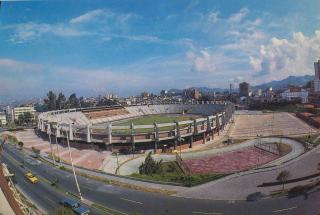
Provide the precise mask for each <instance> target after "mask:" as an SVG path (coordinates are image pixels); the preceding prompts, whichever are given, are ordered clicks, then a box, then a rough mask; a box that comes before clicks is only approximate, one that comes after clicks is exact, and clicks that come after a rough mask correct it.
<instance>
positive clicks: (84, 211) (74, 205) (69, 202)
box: [60, 198, 90, 215]
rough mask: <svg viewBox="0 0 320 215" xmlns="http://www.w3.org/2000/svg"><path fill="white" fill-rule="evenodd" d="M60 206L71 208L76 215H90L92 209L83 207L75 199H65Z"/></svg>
mask: <svg viewBox="0 0 320 215" xmlns="http://www.w3.org/2000/svg"><path fill="white" fill-rule="evenodd" d="M60 204H61V205H63V206H65V207H67V208H70V209H71V210H72V211H73V212H74V213H76V214H78V215H88V214H89V213H90V209H89V208H87V207H85V206H83V205H81V204H80V203H79V202H77V201H75V200H73V199H69V198H67V199H64V200H62V201H60Z"/></svg>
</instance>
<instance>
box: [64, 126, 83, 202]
mask: <svg viewBox="0 0 320 215" xmlns="http://www.w3.org/2000/svg"><path fill="white" fill-rule="evenodd" d="M66 134H67V144H68V150H69V156H70V162H71V167H72V172H73V176H74V180H75V182H76V186H77V189H78V193H79V196H80V200H81V201H82V200H83V198H82V194H81V191H80V187H79V183H78V179H77V175H76V172H75V170H74V165H73V160H72V154H71V149H70V142H69V135H68V131H66Z"/></svg>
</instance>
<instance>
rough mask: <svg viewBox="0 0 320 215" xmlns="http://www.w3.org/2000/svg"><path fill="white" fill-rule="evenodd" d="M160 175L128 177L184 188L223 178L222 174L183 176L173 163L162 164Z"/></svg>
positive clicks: (177, 166)
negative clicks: (169, 183) (182, 186)
mask: <svg viewBox="0 0 320 215" xmlns="http://www.w3.org/2000/svg"><path fill="white" fill-rule="evenodd" d="M162 170H163V171H162V173H158V174H153V175H141V174H138V173H134V174H132V175H130V176H131V177H134V178H140V179H147V180H151V181H161V182H173V183H178V184H181V185H184V186H195V185H198V184H203V183H206V182H208V181H212V180H215V179H218V178H221V177H223V176H224V175H223V174H206V175H190V176H187V175H184V174H183V172H182V170H181V169H180V167H179V165H178V164H177V163H176V162H175V161H173V162H164V163H162Z"/></svg>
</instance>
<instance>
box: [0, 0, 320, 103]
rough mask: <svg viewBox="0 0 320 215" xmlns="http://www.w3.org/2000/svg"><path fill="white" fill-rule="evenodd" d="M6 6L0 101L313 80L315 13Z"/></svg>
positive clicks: (293, 4) (248, 6) (0, 25)
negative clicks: (294, 78) (296, 78)
mask: <svg viewBox="0 0 320 215" xmlns="http://www.w3.org/2000/svg"><path fill="white" fill-rule="evenodd" d="M74 3H75V1H68V2H62V1H54V2H53V1H28V2H7V1H5V2H3V3H2V8H1V10H0V32H1V33H0V38H1V41H3V42H2V43H1V45H0V74H1V80H0V99H3V100H4V99H12V98H16V99H19V98H25V97H29V98H31V97H34V96H43V95H45V93H46V92H47V91H48V90H50V89H53V90H56V91H63V92H67V93H71V92H76V93H78V94H81V95H97V94H99V93H102V92H106V91H108V92H116V93H117V94H120V95H122V96H127V95H135V94H138V93H139V92H142V91H145V90H148V91H151V92H155V91H160V90H161V89H170V88H187V87H200V86H206V87H214V88H215V87H218V88H228V85H229V83H230V82H232V83H236V84H238V83H239V82H242V81H246V82H250V84H251V83H252V84H253V85H255V84H260V83H264V82H267V81H272V80H279V79H283V78H286V77H287V76H289V75H306V74H309V75H312V74H314V68H313V62H315V61H317V60H318V59H319V57H320V48H319V47H320V31H319V30H320V24H319V20H320V17H319V15H318V14H317V11H319V9H320V3H319V2H317V1H308V3H305V2H304V3H301V2H299V1H290V2H289V1H282V2H277V1H274V2H272V1H268V2H267V3H263V2H259V3H252V2H249V1H237V2H234V3H233V4H232V5H231V4H230V3H227V2H222V1H219V2H212V1H179V2H169V1H168V2H166V3H165V2H162V1H161V2H160V1H159V2H152V4H151V3H150V2H148V1H146V2H142V1H141V2H133V1H122V2H121V3H120V2H118V1H108V2H104V1H95V2H94V3H92V2H90V3H89V2H86V1H83V2H81V4H79V3H78V4H74Z"/></svg>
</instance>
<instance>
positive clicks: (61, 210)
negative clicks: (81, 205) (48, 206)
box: [53, 206, 74, 215]
mask: <svg viewBox="0 0 320 215" xmlns="http://www.w3.org/2000/svg"><path fill="white" fill-rule="evenodd" d="M73 214H74V213H73V211H72V210H71V209H69V208H65V207H63V206H60V207H58V208H56V209H55V210H54V211H53V215H73Z"/></svg>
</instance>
